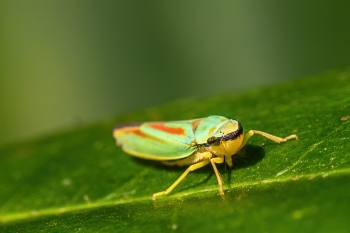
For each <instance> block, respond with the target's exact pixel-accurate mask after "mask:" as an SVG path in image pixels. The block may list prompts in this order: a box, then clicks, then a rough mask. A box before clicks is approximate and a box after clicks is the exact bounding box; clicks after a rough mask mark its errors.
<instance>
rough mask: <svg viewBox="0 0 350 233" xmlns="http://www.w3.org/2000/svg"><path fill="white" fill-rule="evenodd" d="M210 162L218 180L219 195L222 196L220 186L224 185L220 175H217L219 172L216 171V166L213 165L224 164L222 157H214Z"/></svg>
mask: <svg viewBox="0 0 350 233" xmlns="http://www.w3.org/2000/svg"><path fill="white" fill-rule="evenodd" d="M210 162H211V165H212V166H213V168H214V172H215V175H216V178H217V179H218V184H219V192H220V195H224V190H223V188H222V185H223V184H224V182H223V181H222V178H221V175H220V173H219V171H218V169H217V168H216V165H215V163H223V162H224V158H223V157H215V158H212V159H210Z"/></svg>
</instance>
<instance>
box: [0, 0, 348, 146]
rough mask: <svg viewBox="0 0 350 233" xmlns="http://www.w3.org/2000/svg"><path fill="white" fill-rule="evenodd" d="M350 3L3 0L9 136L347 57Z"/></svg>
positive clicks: (0, 74)
mask: <svg viewBox="0 0 350 233" xmlns="http://www.w3.org/2000/svg"><path fill="white" fill-rule="evenodd" d="M349 10H350V1H333V2H331V1H301V0H298V1H289V2H287V1H277V0H276V1H271V0H268V1H258V0H256V1H243V0H242V1H232V0H231V1H164V0H163V1H91V0H84V1H83V0H73V1H72V0H60V1H44V0H42V1H38V0H36V1H10V0H2V1H1V2H0V30H1V31H0V59H1V60H0V112H1V114H0V122H1V124H0V144H3V143H8V142H13V141H16V140H23V139H26V138H30V137H33V136H34V137H38V136H40V135H43V134H46V133H49V132H53V131H55V130H59V129H64V128H68V127H72V126H76V125H80V124H87V123H90V122H93V121H97V120H98V119H102V118H107V117H110V116H113V115H117V114H121V113H125V112H128V111H134V110H138V109H142V108H146V107H150V106H154V105H158V104H161V103H164V102H167V101H171V100H174V99H178V98H186V97H201V96H210V95H217V94H219V93H225V92H226V93H227V92H240V91H242V90H244V89H248V88H255V87H258V86H261V85H268V84H272V83H275V82H281V81H284V80H288V79H291V78H299V77H303V76H309V75H313V74H318V73H323V72H325V71H327V70H333V69H336V70H341V69H344V68H345V67H347V66H349V64H350V17H349Z"/></svg>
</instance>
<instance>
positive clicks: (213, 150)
mask: <svg viewBox="0 0 350 233" xmlns="http://www.w3.org/2000/svg"><path fill="white" fill-rule="evenodd" d="M254 134H259V135H261V136H263V137H265V138H268V139H270V140H272V141H274V142H276V143H281V142H286V141H287V140H289V139H298V137H297V135H295V134H293V135H290V136H288V137H285V138H280V137H277V136H274V135H271V134H268V133H265V132H262V131H258V130H250V131H249V132H248V133H246V134H245V135H244V133H243V127H242V125H241V123H240V122H239V121H237V120H233V119H228V118H226V117H223V116H209V117H206V118H200V119H193V120H186V121H168V122H146V123H140V124H139V123H132V124H123V125H118V126H116V127H115V128H114V130H113V136H114V138H115V140H116V143H117V145H119V146H121V147H122V149H123V150H124V151H125V152H126V153H128V154H131V155H133V156H136V157H139V158H142V159H150V160H158V161H163V163H164V164H166V165H169V166H173V165H177V166H189V167H188V168H187V169H186V171H185V172H184V173H183V174H182V175H181V176H180V177H179V178H178V179H177V180H176V181H175V182H174V183H173V184H172V185H171V186H170V187H169V188H168V189H166V190H165V191H161V192H157V193H155V194H153V196H152V199H153V200H155V199H156V198H157V197H159V196H162V195H166V194H168V193H170V192H171V191H172V190H173V189H174V188H175V187H176V186H177V185H178V184H179V183H180V182H181V181H182V180H183V179H184V178H185V177H186V176H187V174H188V173H189V172H191V171H194V170H197V169H199V168H201V167H203V166H205V165H207V164H211V165H212V167H213V169H214V172H215V175H216V178H217V180H218V184H219V192H220V195H224V190H223V181H222V178H221V176H220V173H219V171H218V169H217V167H216V164H217V163H223V162H224V161H225V162H226V163H227V165H228V166H229V167H232V158H231V157H232V156H233V155H234V154H236V153H237V152H238V151H239V150H240V149H242V147H243V146H244V145H245V144H246V143H247V141H248V140H249V138H250V137H251V136H253V135H254Z"/></svg>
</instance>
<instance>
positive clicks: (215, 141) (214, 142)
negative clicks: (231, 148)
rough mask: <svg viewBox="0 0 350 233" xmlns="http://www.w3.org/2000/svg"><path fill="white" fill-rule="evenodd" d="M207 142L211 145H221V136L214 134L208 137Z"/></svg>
mask: <svg viewBox="0 0 350 233" xmlns="http://www.w3.org/2000/svg"><path fill="white" fill-rule="evenodd" d="M207 143H208V144H209V145H219V144H220V138H217V137H215V136H212V137H210V138H208V140H207Z"/></svg>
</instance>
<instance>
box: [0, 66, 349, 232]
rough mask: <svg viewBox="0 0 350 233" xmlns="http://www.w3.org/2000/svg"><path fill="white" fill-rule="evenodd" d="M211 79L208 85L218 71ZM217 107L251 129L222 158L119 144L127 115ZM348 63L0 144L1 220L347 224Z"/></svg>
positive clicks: (163, 225)
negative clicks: (188, 160) (116, 134)
mask: <svg viewBox="0 0 350 233" xmlns="http://www.w3.org/2000/svg"><path fill="white" fill-rule="evenodd" d="M213 85H215V84H214V83H213ZM214 114H217V115H223V116H227V117H230V118H237V119H239V120H240V122H241V123H242V124H243V127H244V128H245V130H246V131H247V130H249V129H257V130H261V131H264V132H268V133H271V134H274V135H277V136H281V137H284V136H287V135H290V134H294V133H295V134H297V135H298V136H299V141H296V140H291V141H288V142H286V143H283V144H275V143H273V142H271V141H269V140H267V139H265V138H263V137H261V136H254V137H252V139H251V140H250V141H249V143H248V145H247V146H246V147H245V148H244V149H243V150H242V151H241V153H239V154H238V155H236V156H235V157H234V158H233V162H234V167H233V169H232V170H230V169H228V168H227V167H226V166H224V165H219V166H218V167H219V171H220V173H221V175H222V178H223V180H224V182H225V184H224V189H225V196H224V197H220V195H219V194H218V185H217V181H216V177H215V175H214V173H213V171H212V168H211V167H210V166H207V167H205V168H202V169H200V170H197V171H195V172H192V173H190V174H189V175H188V176H187V177H186V179H185V180H184V181H183V182H181V183H180V185H179V186H178V187H176V188H175V190H174V191H173V192H172V193H170V194H169V195H167V196H164V197H160V198H158V199H157V200H156V201H152V200H151V196H152V194H153V193H155V192H158V191H162V190H164V189H166V188H167V187H168V186H169V185H170V184H172V183H173V182H174V181H175V180H176V179H177V178H178V177H179V176H180V175H181V174H182V172H183V171H184V170H185V168H183V167H182V168H174V167H167V166H164V165H161V164H160V163H159V162H153V161H147V160H142V159H136V158H134V157H131V156H129V155H127V154H125V153H124V152H123V151H122V150H121V149H120V148H119V147H117V146H115V142H114V140H113V138H112V135H111V134H112V128H113V126H114V125H115V124H118V123H123V122H135V121H150V120H179V119H192V118H197V117H205V116H208V115H214ZM349 115H350V75H349V71H345V72H342V73H335V72H332V73H328V74H325V75H322V76H316V77H309V78H304V79H298V80H294V81H292V82H288V83H282V84H279V85H275V86H272V87H267V88H262V89H259V90H253V91H249V92H246V93H243V94H240V95H235V94H234V93H229V94H227V95H223V96H217V97H212V98H207V99H200V100H197V99H185V100H179V101H176V102H173V103H169V104H166V105H164V106H160V107H156V108H152V109H148V110H145V111H143V112H139V113H135V114H130V115H126V116H123V117H119V118H116V119H112V120H107V121H104V122H100V123H98V124H95V125H91V126H86V127H82V128H76V129H73V130H71V131H68V132H63V133H59V134H56V135H52V136H49V137H46V138H42V139H37V140H32V141H27V142H23V143H17V144H12V145H7V146H2V147H1V148H0V170H1V173H0V203H1V204H0V221H1V222H0V231H3V232H40V231H42V232H77V231H80V232H169V231H179V232H214V231H218V230H219V231H220V232H224V231H225V232H228V231H231V232H232V231H233V230H235V231H239V232H296V231H300V232H348V229H350V223H349V221H348V218H349V216H350V201H349V200H350V185H349V184H350V183H349V182H350V142H349V139H350V118H349Z"/></svg>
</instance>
